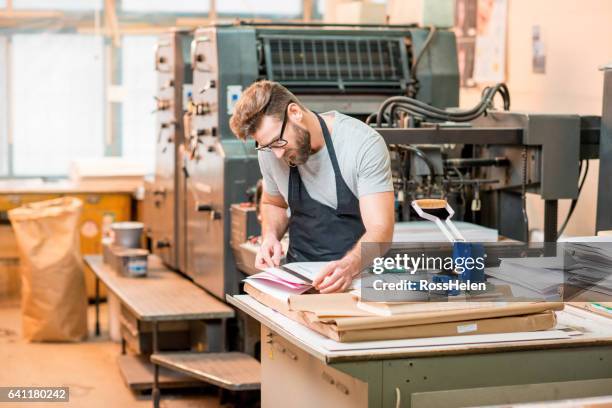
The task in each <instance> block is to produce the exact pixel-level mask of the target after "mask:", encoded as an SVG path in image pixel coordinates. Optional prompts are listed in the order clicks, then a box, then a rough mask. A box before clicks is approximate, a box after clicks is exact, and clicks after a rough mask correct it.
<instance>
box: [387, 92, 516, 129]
mask: <svg viewBox="0 0 612 408" xmlns="http://www.w3.org/2000/svg"><path fill="white" fill-rule="evenodd" d="M497 93H499V94H500V95H501V96H502V98H503V101H504V109H506V110H507V109H509V108H510V93H509V91H508V87H507V86H506V85H505V84H503V83H499V84H497V85H495V86H493V87H486V88H485V89H484V90H483V97H482V99H481V100H480V102H479V103H478V104H477V105H476V106H474V107H473V108H472V109H468V110H461V111H455V112H449V111H446V110H444V109H440V108H437V107H435V106H431V105H428V104H426V103H424V102H421V101H419V100H416V99H414V98H410V97H406V96H393V97H391V98H388V99H386V100H385V101H384V102H383V103H382V104H381V106H380V107H379V109H378V112H377V113H376V125H377V127H381V126H382V121H383V117H384V114H385V111H386V110H387V109H388V108H390V107H392V106H393V104H398V105H400V106H402V107H403V108H404V109H406V110H407V112H408V113H409V114H412V115H416V116H422V117H426V118H432V119H437V120H441V121H454V122H467V121H470V120H473V119H476V118H478V117H479V116H481V115H482V114H484V113H486V110H487V109H488V108H490V107H491V106H492V101H493V98H494V97H495V95H496V94H497ZM390 119H391V120H392V119H393V118H392V117H390Z"/></svg>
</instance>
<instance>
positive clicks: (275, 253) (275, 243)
mask: <svg viewBox="0 0 612 408" xmlns="http://www.w3.org/2000/svg"><path fill="white" fill-rule="evenodd" d="M282 256H283V247H282V246H281V243H280V242H279V240H278V238H276V236H275V235H274V234H267V235H266V236H265V237H264V239H263V241H262V243H261V247H260V248H259V251H257V255H256V256H255V268H257V269H266V268H271V267H275V266H279V265H280V261H281V257H282Z"/></svg>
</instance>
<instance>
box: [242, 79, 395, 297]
mask: <svg viewBox="0 0 612 408" xmlns="http://www.w3.org/2000/svg"><path fill="white" fill-rule="evenodd" d="M230 126H231V129H232V131H233V132H234V134H235V135H236V136H237V137H238V138H240V139H242V140H246V139H247V138H249V137H251V138H253V139H255V142H256V148H257V150H258V158H259V166H260V168H261V173H262V175H263V194H262V200H261V207H260V211H261V215H262V245H261V247H260V249H259V252H258V254H257V256H256V260H255V266H256V267H257V268H259V269H264V268H266V267H273V266H278V265H279V264H280V261H281V257H282V255H283V254H282V248H281V244H280V239H281V238H282V237H283V235H284V234H285V232H287V230H289V249H288V252H287V261H288V262H315V261H329V263H328V264H327V265H326V266H325V267H324V268H323V269H322V270H321V271H320V272H319V274H318V275H317V276H316V278H315V279H314V280H313V284H314V286H315V288H317V289H319V291H320V292H321V293H331V292H340V291H344V290H346V289H347V288H349V286H350V284H351V282H352V280H353V278H354V277H355V276H356V275H357V274H359V272H360V271H361V269H362V268H363V267H364V266H366V265H364V264H366V263H367V262H369V260H365V259H363V258H362V255H361V244H362V243H365V242H373V243H387V242H391V239H392V236H393V226H394V194H393V183H392V179H391V164H390V158H389V151H388V149H387V146H386V144H385V142H384V140H383V138H382V137H381V136H380V134H378V133H377V132H376V131H375V130H374V129H372V128H371V127H370V126H368V125H366V124H365V123H363V122H361V121H359V120H357V119H354V118H352V117H349V116H346V115H343V114H341V113H339V112H336V111H331V112H326V113H321V114H318V113H315V112H313V111H311V110H309V109H307V108H306V107H305V106H304V104H302V103H301V102H300V101H299V100H298V99H297V98H296V96H295V95H293V94H292V93H291V92H290V91H289V90H288V89H286V88H285V87H283V86H282V85H281V84H279V83H276V82H272V81H259V82H255V83H254V84H252V85H251V86H250V87H249V88H247V89H246V90H245V91H244V93H243V94H242V95H241V97H240V99H239V101H238V102H237V104H236V106H235V108H234V114H233V116H232V118H231V120H230Z"/></svg>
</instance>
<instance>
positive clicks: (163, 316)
mask: <svg viewBox="0 0 612 408" xmlns="http://www.w3.org/2000/svg"><path fill="white" fill-rule="evenodd" d="M84 259H85V263H86V264H87V265H88V266H89V267H90V268H91V270H92V271H93V273H94V274H95V277H96V323H95V330H96V335H99V334H100V323H99V313H100V311H99V302H100V297H99V287H100V285H99V283H100V281H102V282H103V283H104V284H105V285H106V287H107V288H108V290H110V291H111V292H112V293H113V294H114V295H116V296H117V298H118V299H119V301H120V302H121V304H122V305H123V306H125V307H126V308H127V309H129V310H130V312H131V313H133V314H134V316H135V317H136V318H137V319H138V320H139V321H144V322H151V324H152V333H153V354H152V356H151V362H152V363H153V364H154V367H153V368H154V374H153V376H154V378H153V387H152V390H153V392H152V396H153V404H154V406H158V405H159V398H160V391H159V377H160V373H159V368H160V365H163V366H165V367H167V368H171V369H175V370H176V371H180V372H182V373H184V374H187V375H189V376H191V377H193V378H198V379H207V378H208V379H212V377H210V376H209V377H207V376H206V372H204V370H202V369H201V368H202V367H204V368H205V369H206V368H209V371H212V370H213V369H215V370H217V373H218V374H217V375H216V376H215V381H217V383H216V384H217V385H219V384H221V385H224V384H225V383H227V384H229V385H228V388H229V387H230V386H232V385H233V384H236V383H235V382H234V381H236V380H238V381H241V380H244V381H246V383H247V386H246V389H252V388H253V387H255V388H259V382H258V380H259V371H258V369H259V366H258V365H256V366H253V361H254V360H253V359H252V357H250V356H244V355H241V354H240V353H234V354H231V355H229V356H228V355H225V356H222V355H220V354H217V353H193V352H191V351H185V352H182V353H160V352H159V346H158V324H159V323H160V322H167V321H181V320H187V321H188V320H205V321H206V332H207V337H208V338H210V339H211V340H210V341H209V342H208V344H207V346H208V350H207V351H209V352H222V351H224V349H225V344H226V342H225V321H226V319H228V318H231V317H233V316H234V310H233V309H232V308H231V307H229V306H228V305H226V304H225V303H223V302H221V301H219V300H218V299H216V298H214V297H213V296H211V295H210V294H208V293H207V292H206V291H204V290H203V289H201V288H200V287H198V286H196V285H195V284H194V283H193V282H191V281H190V280H188V279H186V278H185V277H183V276H181V275H179V274H178V273H176V272H173V271H171V270H169V269H168V268H166V267H164V266H163V265H162V263H161V260H160V259H159V258H158V257H157V256H154V255H153V256H150V257H149V266H148V269H149V270H148V274H147V276H146V277H138V278H134V277H126V276H123V275H121V274H119V273H117V272H116V271H115V270H114V269H113V268H111V267H110V266H109V265H107V264H105V263H104V262H103V261H102V257H101V256H99V255H88V256H85V257H84ZM212 339H215V342H213V340H212ZM121 344H122V347H121V353H122V357H123V358H122V359H120V363H123V364H124V366H127V365H129V366H131V367H134V365H135V364H137V362H136V360H139V357H138V356H125V354H126V342H125V338H124V337H123V336H122V341H121ZM130 357H132V358H130ZM215 361H217V362H218V361H221V362H222V363H223V364H234V365H238V366H241V367H246V368H248V374H249V375H247V376H238V377H237V376H236V374H235V373H233V372H229V373H225V372H221V373H220V374H219V370H218V367H217V366H218V365H219V364H216V365H215V364H214V362H215ZM124 366H122V365H120V369H122V372H123V375H124V378H126V382H128V384H129V383H130V381H129V379H128V378H127V377H128V375H129V373H127V372H126V370H125V369H124ZM198 367H199V368H200V369H198ZM133 371H135V370H132V372H133ZM142 371H143V370H142V369H140V370H139V372H140V373H142ZM224 374H225V376H226V377H228V376H229V377H230V379H229V380H227V381H225V382H224V380H223V375H224ZM140 377H142V375H140ZM219 377H221V379H218V378H219ZM213 383H215V382H213ZM240 384H241V383H240V382H238V385H240ZM249 386H250V387H251V388H249Z"/></svg>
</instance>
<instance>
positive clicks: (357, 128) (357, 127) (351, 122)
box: [334, 113, 384, 151]
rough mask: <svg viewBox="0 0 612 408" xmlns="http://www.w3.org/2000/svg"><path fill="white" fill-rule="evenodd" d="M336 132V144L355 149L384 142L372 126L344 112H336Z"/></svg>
mask: <svg viewBox="0 0 612 408" xmlns="http://www.w3.org/2000/svg"><path fill="white" fill-rule="evenodd" d="M336 131H337V132H336ZM334 133H335V135H334V139H335V140H334V146H336V145H340V147H341V148H345V147H346V148H348V149H351V150H354V151H361V150H363V148H366V146H371V145H373V144H377V143H384V140H383V138H382V136H381V135H380V133H378V132H377V131H376V130H374V129H373V128H372V127H370V126H369V125H367V124H366V123H364V122H362V121H360V120H359V119H355V118H353V117H351V116H348V115H345V114H342V113H336V122H335V124H334Z"/></svg>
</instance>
